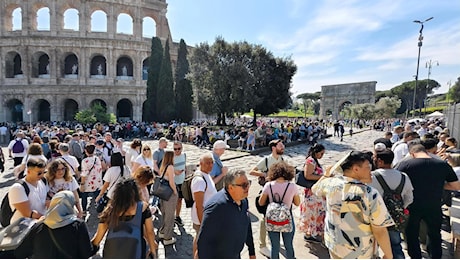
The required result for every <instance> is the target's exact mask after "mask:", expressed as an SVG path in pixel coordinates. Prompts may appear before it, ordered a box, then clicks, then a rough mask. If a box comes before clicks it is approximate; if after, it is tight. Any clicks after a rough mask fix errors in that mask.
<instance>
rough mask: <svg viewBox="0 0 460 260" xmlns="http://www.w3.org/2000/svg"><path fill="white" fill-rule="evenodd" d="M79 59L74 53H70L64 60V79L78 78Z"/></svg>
mask: <svg viewBox="0 0 460 260" xmlns="http://www.w3.org/2000/svg"><path fill="white" fill-rule="evenodd" d="M78 68H79V66H78V58H77V55H75V54H74V53H68V54H67V55H66V57H65V59H64V70H63V72H64V78H71V79H75V78H78V72H79V70H78Z"/></svg>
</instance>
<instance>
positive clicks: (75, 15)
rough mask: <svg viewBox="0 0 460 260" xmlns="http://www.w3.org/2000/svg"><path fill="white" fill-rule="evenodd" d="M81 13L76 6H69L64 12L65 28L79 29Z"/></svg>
mask: <svg viewBox="0 0 460 260" xmlns="http://www.w3.org/2000/svg"><path fill="white" fill-rule="evenodd" d="M79 22H80V14H79V12H78V10H77V9H76V8H68V9H67V10H65V11H64V12H63V29H64V30H74V31H79V29H80V28H79Z"/></svg>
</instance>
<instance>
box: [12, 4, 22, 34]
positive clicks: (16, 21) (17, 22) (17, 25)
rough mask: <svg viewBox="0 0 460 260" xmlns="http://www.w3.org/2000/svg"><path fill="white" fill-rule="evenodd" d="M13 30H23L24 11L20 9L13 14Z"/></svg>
mask: <svg viewBox="0 0 460 260" xmlns="http://www.w3.org/2000/svg"><path fill="white" fill-rule="evenodd" d="M11 20H12V24H13V26H12V30H13V31H21V30H22V9H21V7H18V8H16V9H14V11H13V13H12V19H11Z"/></svg>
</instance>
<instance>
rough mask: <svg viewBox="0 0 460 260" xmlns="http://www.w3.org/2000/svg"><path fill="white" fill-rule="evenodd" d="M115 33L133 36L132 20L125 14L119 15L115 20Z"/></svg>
mask: <svg viewBox="0 0 460 260" xmlns="http://www.w3.org/2000/svg"><path fill="white" fill-rule="evenodd" d="M117 33H122V34H129V35H133V18H132V17H131V16H130V15H129V14H126V13H121V14H119V15H118V18H117Z"/></svg>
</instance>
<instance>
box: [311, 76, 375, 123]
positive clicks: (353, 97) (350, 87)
mask: <svg viewBox="0 0 460 260" xmlns="http://www.w3.org/2000/svg"><path fill="white" fill-rule="evenodd" d="M376 84H377V81H370V82H357V83H347V84H337V85H327V86H321V106H320V112H319V114H320V118H323V119H329V118H332V119H340V115H339V113H340V111H341V110H342V109H343V107H344V106H345V105H346V104H351V105H354V104H363V103H372V104H373V103H375V86H376Z"/></svg>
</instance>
